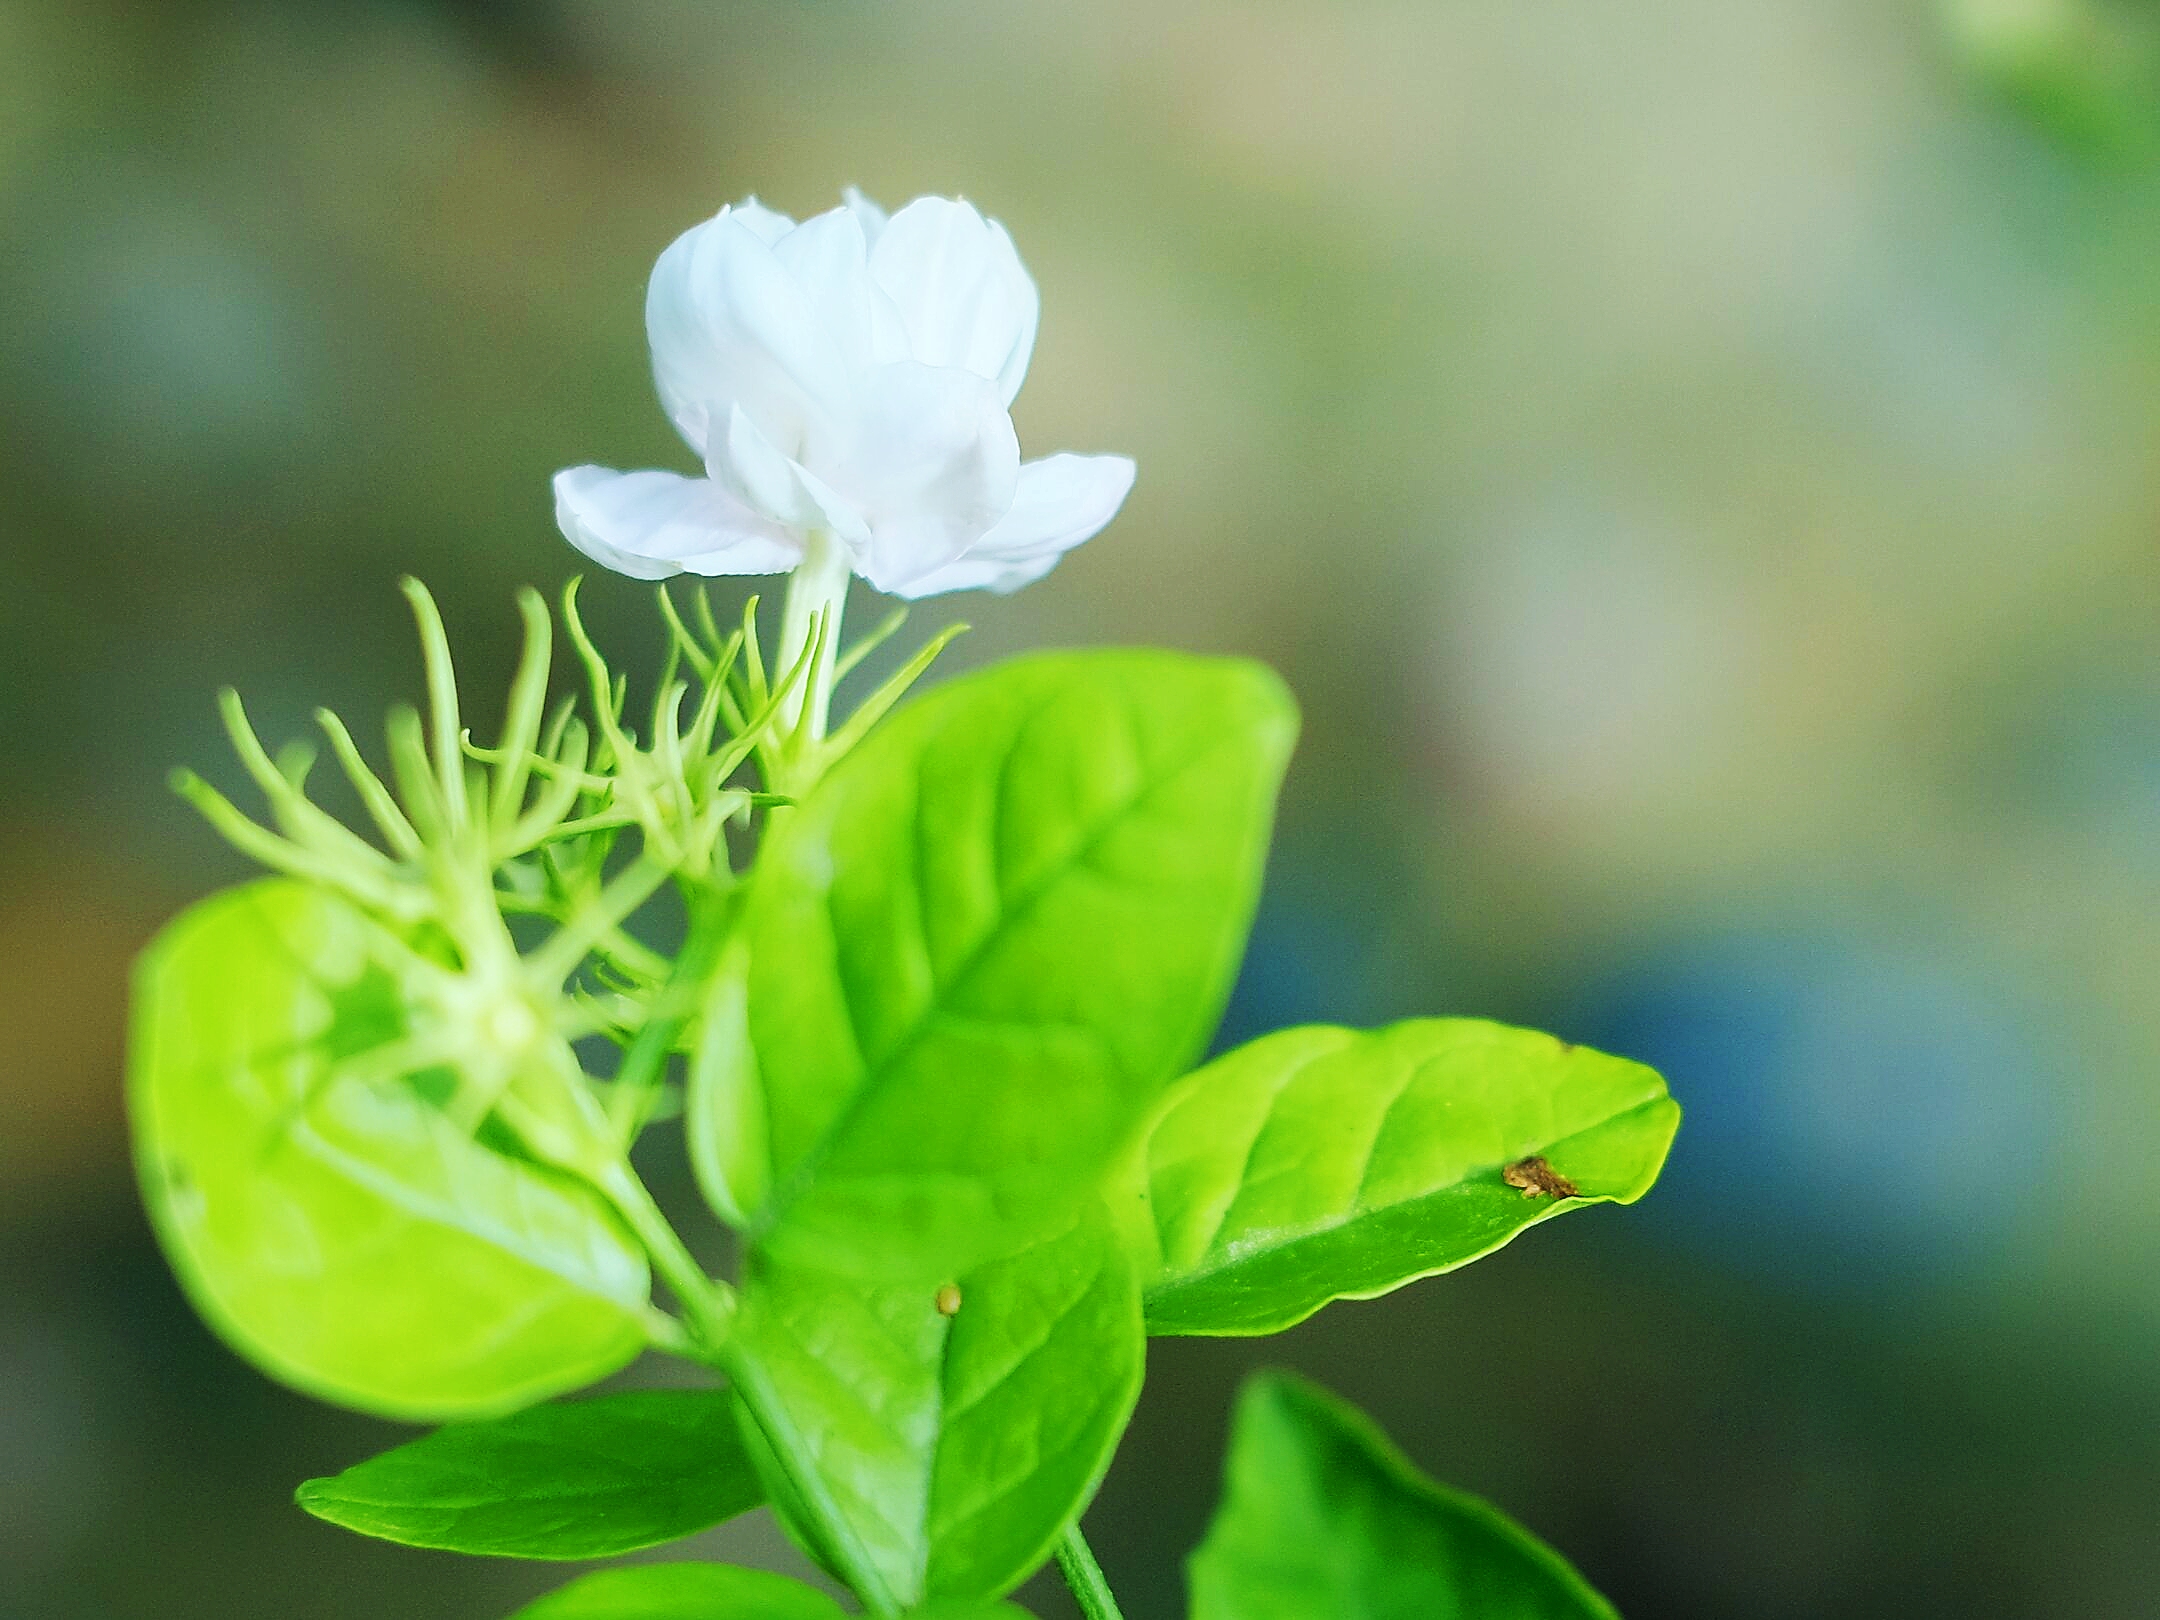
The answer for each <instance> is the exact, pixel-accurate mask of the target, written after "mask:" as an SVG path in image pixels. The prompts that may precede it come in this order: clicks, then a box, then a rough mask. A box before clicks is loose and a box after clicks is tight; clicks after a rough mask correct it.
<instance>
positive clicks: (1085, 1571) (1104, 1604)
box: [1057, 1522, 1125, 1620]
mask: <svg viewBox="0 0 2160 1620" xmlns="http://www.w3.org/2000/svg"><path fill="white" fill-rule="evenodd" d="M1057 1561H1058V1570H1059V1572H1060V1573H1061V1574H1063V1575H1064V1577H1065V1584H1066V1585H1067V1586H1069V1587H1071V1588H1072V1595H1073V1597H1074V1598H1075V1599H1076V1600H1077V1601H1078V1603H1079V1605H1080V1612H1081V1613H1082V1614H1084V1615H1086V1616H1087V1620H1125V1616H1124V1614H1123V1612H1122V1611H1121V1610H1120V1609H1119V1608H1118V1606H1117V1599H1116V1598H1115V1597H1113V1596H1111V1595H1110V1583H1109V1582H1108V1581H1106V1580H1105V1579H1103V1572H1102V1565H1100V1564H1098V1563H1096V1562H1095V1554H1094V1552H1093V1551H1092V1550H1091V1549H1090V1548H1089V1546H1088V1544H1087V1537H1086V1536H1084V1535H1082V1534H1081V1533H1080V1526H1079V1524H1078V1523H1077V1522H1076V1523H1075V1524H1074V1525H1073V1527H1072V1528H1071V1529H1070V1530H1067V1531H1066V1532H1065V1534H1064V1537H1063V1538H1062V1539H1061V1540H1060V1541H1059V1542H1058V1547H1057Z"/></svg>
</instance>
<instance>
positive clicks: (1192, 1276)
mask: <svg viewBox="0 0 2160 1620" xmlns="http://www.w3.org/2000/svg"><path fill="white" fill-rule="evenodd" d="M1669 1101H1671V1098H1670V1097H1669V1096H1668V1095H1666V1094H1665V1093H1663V1092H1660V1093H1658V1094H1657V1095H1655V1096H1651V1097H1645V1098H1644V1099H1643V1100H1642V1101H1640V1102H1637V1103H1632V1104H1630V1105H1629V1106H1627V1107H1625V1108H1621V1109H1617V1110H1615V1111H1614V1112H1612V1113H1610V1114H1607V1115H1606V1116H1605V1117H1604V1118H1602V1119H1597V1120H1593V1121H1591V1122H1590V1123H1589V1124H1587V1125H1585V1126H1583V1127H1582V1128H1581V1129H1580V1130H1573V1131H1569V1132H1568V1133H1567V1135H1565V1136H1559V1137H1555V1138H1554V1139H1553V1140H1552V1141H1551V1142H1548V1143H1545V1144H1543V1149H1551V1148H1554V1147H1557V1146H1558V1145H1559V1144H1560V1143H1562V1142H1568V1141H1572V1140H1573V1139H1574V1138H1576V1137H1578V1136H1587V1135H1589V1134H1590V1132H1592V1131H1598V1130H1603V1129H1604V1128H1605V1127H1607V1126H1609V1125H1612V1124H1614V1123H1616V1122H1617V1121H1620V1120H1624V1119H1626V1118H1627V1117H1628V1116H1629V1115H1631V1114H1639V1113H1642V1112H1644V1111H1645V1110H1647V1109H1652V1108H1655V1107H1657V1106H1658V1105H1659V1104H1661V1103H1666V1102H1669ZM1262 1129H1263V1130H1264V1129H1265V1126H1264V1125H1263V1127H1262ZM1255 1140H1256V1141H1257V1140H1258V1133H1255ZM1541 1150H1542V1149H1541ZM1249 1162H1250V1160H1249V1159H1248V1163H1249ZM1491 1168H1492V1169H1494V1170H1497V1169H1499V1168H1500V1166H1499V1165H1494V1166H1492V1167H1491ZM1488 1173H1489V1172H1488V1171H1487V1170H1485V1169H1479V1170H1476V1171H1473V1172H1471V1173H1469V1174H1467V1175H1462V1176H1458V1177H1456V1178H1455V1179H1454V1180H1452V1181H1444V1182H1436V1183H1434V1184H1433V1185H1432V1186H1429V1187H1426V1188H1425V1189H1423V1190H1422V1191H1420V1192H1418V1193H1417V1194H1416V1195H1414V1196H1413V1197H1409V1198H1397V1199H1392V1200H1390V1201H1389V1202H1387V1203H1384V1204H1368V1203H1366V1202H1364V1200H1363V1198H1362V1197H1360V1198H1358V1199H1357V1200H1355V1201H1353V1202H1352V1203H1351V1204H1350V1205H1349V1207H1347V1208H1346V1209H1343V1210H1341V1211H1338V1212H1337V1213H1335V1214H1332V1215H1329V1216H1327V1217H1324V1218H1322V1219H1321V1220H1318V1221H1316V1222H1314V1223H1313V1224H1311V1225H1309V1226H1301V1227H1298V1228H1295V1229H1289V1228H1278V1230H1279V1231H1282V1232H1285V1233H1287V1235H1285V1236H1283V1237H1282V1239H1281V1241H1279V1242H1269V1243H1267V1244H1266V1245H1265V1246H1264V1247H1260V1248H1253V1249H1246V1250H1244V1251H1242V1252H1240V1253H1237V1254H1231V1253H1228V1252H1225V1253H1223V1254H1222V1255H1221V1256H1220V1257H1218V1258H1216V1259H1215V1260H1213V1261H1212V1262H1210V1263H1207V1264H1203V1265H1200V1266H1197V1267H1195V1268H1193V1269H1191V1270H1187V1271H1181V1272H1179V1273H1178V1274H1177V1276H1176V1277H1175V1278H1167V1277H1165V1278H1157V1279H1156V1280H1155V1281H1154V1282H1153V1283H1150V1284H1149V1285H1148V1286H1147V1287H1146V1289H1145V1290H1144V1297H1145V1298H1148V1299H1154V1298H1157V1297H1160V1296H1162V1295H1164V1294H1168V1293H1170V1292H1172V1291H1174V1290H1177V1289H1182V1288H1188V1287H1193V1286H1197V1285H1198V1284H1201V1283H1205V1282H1210V1281H1212V1280H1214V1279H1215V1278H1217V1277H1219V1276H1221V1275H1222V1274H1223V1273H1225V1272H1228V1271H1235V1270H1236V1269H1237V1268H1238V1267H1240V1266H1243V1265H1246V1264H1249V1263H1250V1262H1251V1261H1252V1260H1253V1259H1254V1258H1255V1257H1256V1256H1260V1255H1267V1254H1275V1253H1279V1252H1280V1251H1281V1250H1284V1249H1287V1248H1290V1247H1291V1246H1292V1245H1294V1244H1299V1243H1304V1242H1308V1241H1310V1240H1312V1239H1314V1238H1325V1237H1332V1236H1333V1235H1335V1234H1336V1233H1338V1232H1341V1231H1343V1230H1344V1229H1346V1228H1348V1227H1351V1226H1355V1225H1356V1224H1357V1223H1358V1222H1359V1221H1361V1220H1364V1219H1366V1218H1367V1217H1369V1216H1373V1215H1378V1214H1384V1213H1386V1212H1387V1211H1390V1210H1396V1209H1401V1208H1404V1207H1405V1206H1407V1205H1411V1204H1421V1203H1424V1202H1426V1201H1427V1200H1428V1199H1432V1198H1437V1197H1439V1196H1440V1195H1441V1194H1443V1193H1447V1192H1452V1191H1454V1190H1455V1189H1456V1188H1458V1187H1466V1186H1469V1185H1470V1184H1471V1183H1472V1182H1473V1181H1476V1180H1478V1179H1479V1178H1480V1177H1482V1176H1484V1175H1486V1174H1488ZM1243 1185H1244V1180H1243V1177H1242V1176H1241V1177H1240V1179H1239V1186H1240V1187H1242V1186H1243ZM1361 1191H1362V1189H1361ZM1620 1197H1621V1195H1620V1194H1617V1193H1585V1194H1583V1195H1582V1196H1580V1197H1576V1198H1560V1199H1555V1200H1553V1201H1552V1202H1551V1203H1544V1202H1543V1201H1542V1200H1541V1201H1540V1206H1541V1207H1540V1208H1539V1209H1538V1210H1537V1211H1536V1212H1535V1215H1534V1218H1533V1219H1531V1220H1528V1221H1525V1222H1524V1223H1523V1225H1522V1226H1520V1227H1518V1228H1516V1229H1515V1232H1510V1233H1509V1234H1508V1238H1513V1237H1514V1236H1515V1235H1516V1233H1517V1232H1522V1231H1527V1230H1528V1229H1529V1228H1530V1227H1532V1226H1534V1225H1536V1224H1537V1223H1538V1221H1540V1220H1544V1219H1548V1218H1550V1217H1551V1216H1554V1215H1558V1214H1561V1213H1562V1212H1564V1211H1566V1210H1571V1209H1581V1208H1584V1207H1587V1206H1588V1205H1591V1204H1610V1203H1616V1202H1618V1201H1619V1199H1620ZM1232 1201H1233V1203H1234V1202H1235V1197H1234V1195H1233V1200H1232ZM1228 1218H1229V1209H1228V1206H1226V1207H1225V1210H1224V1217H1223V1222H1218V1223H1217V1224H1216V1228H1215V1233H1214V1235H1213V1236H1212V1237H1210V1239H1209V1244H1208V1247H1209V1250H1210V1251H1212V1250H1213V1248H1214V1245H1215V1241H1216V1239H1217V1238H1219V1237H1220V1236H1221V1235H1222V1226H1223V1224H1224V1222H1227V1220H1228ZM1506 1241H1508V1239H1506V1238H1504V1239H1502V1242H1506ZM1487 1252H1490V1251H1487ZM1406 1280H1411V1281H1414V1280H1415V1279H1406Z"/></svg>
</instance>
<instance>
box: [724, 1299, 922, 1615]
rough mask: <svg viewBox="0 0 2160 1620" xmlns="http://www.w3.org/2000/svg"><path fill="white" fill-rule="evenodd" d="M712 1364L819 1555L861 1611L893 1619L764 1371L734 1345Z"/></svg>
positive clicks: (893, 1604) (885, 1592)
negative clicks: (812, 1532) (774, 1466)
mask: <svg viewBox="0 0 2160 1620" xmlns="http://www.w3.org/2000/svg"><path fill="white" fill-rule="evenodd" d="M713 1365H714V1366H716V1367H718V1368H719V1369H720V1370H721V1371H722V1372H724V1373H726V1374H727V1376H728V1381H729V1382H730V1383H732V1384H733V1385H734V1386H735V1394H736V1397H737V1398H738V1399H739V1400H740V1401H741V1402H742V1404H743V1408H744V1410H746V1411H747V1412H748V1413H749V1414H750V1416H751V1418H752V1419H753V1420H754V1421H755V1422H756V1423H757V1426H758V1428H759V1430H760V1431H761V1432H762V1433H763V1434H764V1436H765V1442H766V1444H767V1445H769V1446H770V1447H771V1448H772V1454H773V1460H774V1461H775V1462H777V1463H778V1464H779V1465H780V1469H781V1471H782V1472H783V1473H785V1474H786V1475H787V1478H788V1483H789V1484H790V1485H791V1486H793V1487H794V1489H795V1496H796V1500H797V1501H798V1502H800V1503H801V1504H802V1506H803V1507H804V1508H805V1509H806V1510H808V1512H809V1513H810V1515H811V1517H812V1518H813V1520H814V1521H815V1527H816V1529H818V1530H819V1531H820V1532H822V1535H823V1540H824V1545H825V1551H826V1552H827V1553H828V1554H829V1555H830V1556H831V1558H832V1561H833V1564H834V1565H835V1567H836V1568H837V1571H838V1573H839V1574H840V1576H841V1577H842V1578H843V1579H844V1580H845V1581H846V1582H847V1584H848V1586H849V1587H850V1588H851V1589H852V1590H853V1591H854V1593H855V1595H856V1596H857V1597H858V1598H860V1599H862V1603H863V1607H864V1608H865V1609H867V1610H868V1611H869V1612H870V1613H872V1614H875V1615H896V1614H898V1613H899V1612H900V1605H899V1603H898V1602H897V1601H896V1600H895V1599H894V1597H893V1595H892V1588H891V1587H890V1586H889V1585H887V1584H886V1581H885V1577H884V1575H883V1574H882V1573H881V1572H880V1571H879V1569H878V1567H877V1566H876V1565H875V1564H873V1563H872V1562H871V1561H870V1554H869V1550H868V1549H867V1548H865V1547H864V1546H863V1544H862V1540H861V1538H860V1537H859V1536H857V1535H856V1534H855V1530H854V1527H853V1526H852V1525H851V1524H849V1523H848V1521H847V1517H846V1515H845V1514H843V1513H842V1512H841V1511H840V1504H839V1503H838V1502H836V1501H834V1500H833V1494H832V1492H831V1491H830V1490H829V1489H828V1488H827V1487H826V1484H825V1476H824V1475H823V1474H821V1473H819V1472H818V1468H817V1463H816V1461H815V1460H814V1459H812V1458H811V1457H810V1455H809V1448H808V1447H807V1446H806V1445H805V1444H804V1443H803V1439H802V1436H801V1435H800V1434H798V1433H797V1432H796V1429H795V1425H794V1422H793V1420H792V1419H790V1418H789V1416H788V1413H787V1409H786V1407H785V1406H784V1405H782V1403H781V1400H780V1395H779V1391H777V1390H775V1389H774V1388H773V1387H772V1382H771V1380H770V1379H768V1378H767V1377H766V1376H765V1369H764V1367H763V1366H762V1365H760V1364H759V1362H758V1361H757V1359H756V1358H755V1357H754V1356H749V1355H745V1354H744V1353H743V1349H742V1346H741V1345H740V1344H737V1343H732V1342H731V1343H730V1344H728V1345H727V1346H726V1347H725V1348H723V1349H722V1351H721V1352H720V1354H719V1356H718V1357H717V1358H716V1359H715V1360H714V1362H713Z"/></svg>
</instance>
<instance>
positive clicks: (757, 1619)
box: [510, 1564, 845, 1620]
mask: <svg viewBox="0 0 2160 1620" xmlns="http://www.w3.org/2000/svg"><path fill="white" fill-rule="evenodd" d="M510 1620H845V1611H844V1610H843V1609H842V1608H841V1607H840V1605H839V1604H837V1603H835V1602H834V1601H833V1600H832V1599H831V1598H829V1597H827V1596H826V1595H825V1594H824V1593H823V1592H820V1591H818V1590H816V1589H815V1588H814V1587H808V1586H805V1585H803V1583H802V1582H800V1581H793V1580H789V1579H788V1578H787V1577H786V1576H785V1575H768V1574H766V1573H765V1572H764V1571H763V1570H759V1569H737V1568H736V1567H735V1566H734V1565H732V1564H634V1565H631V1566H629V1567H627V1568H624V1569H603V1570H601V1571H599V1572H598V1573H597V1574H592V1575H587V1576H585V1577H583V1578H582V1579H580V1580H575V1581H572V1582H571V1583H570V1584H569V1585H568V1586H565V1587H562V1588H561V1589H559V1590H557V1591H553V1592H550V1593H549V1594H548V1595H547V1596H546V1597H544V1598H542V1599H540V1600H539V1601H538V1602H537V1603H528V1604H527V1605H525V1607H524V1608H522V1609H520V1610H518V1612H517V1613H516V1614H514V1615H512V1616H510Z"/></svg>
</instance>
